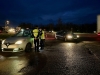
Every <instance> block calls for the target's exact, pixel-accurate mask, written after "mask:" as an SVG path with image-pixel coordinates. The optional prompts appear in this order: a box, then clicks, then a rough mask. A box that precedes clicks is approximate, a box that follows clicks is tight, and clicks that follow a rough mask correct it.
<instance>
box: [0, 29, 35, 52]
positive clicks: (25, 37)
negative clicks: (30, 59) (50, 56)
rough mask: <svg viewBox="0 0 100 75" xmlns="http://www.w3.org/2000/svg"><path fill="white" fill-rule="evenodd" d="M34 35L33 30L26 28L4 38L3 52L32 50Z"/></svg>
mask: <svg viewBox="0 0 100 75" xmlns="http://www.w3.org/2000/svg"><path fill="white" fill-rule="evenodd" d="M32 35H33V34H32V30H30V29H24V30H20V31H19V32H18V33H16V34H15V35H14V36H11V37H9V38H7V39H4V40H2V45H1V50H2V52H20V51H25V52H29V51H31V50H32V47H34V44H33V38H32Z"/></svg>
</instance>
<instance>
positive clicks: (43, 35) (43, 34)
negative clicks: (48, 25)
mask: <svg viewBox="0 0 100 75" xmlns="http://www.w3.org/2000/svg"><path fill="white" fill-rule="evenodd" d="M41 39H45V31H44V30H42V35H41Z"/></svg>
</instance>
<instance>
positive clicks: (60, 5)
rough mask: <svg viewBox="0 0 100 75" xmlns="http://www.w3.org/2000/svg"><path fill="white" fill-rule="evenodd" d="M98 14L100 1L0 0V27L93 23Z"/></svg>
mask: <svg viewBox="0 0 100 75" xmlns="http://www.w3.org/2000/svg"><path fill="white" fill-rule="evenodd" d="M99 14H100V0H0V25H4V23H5V21H6V20H9V21H10V23H12V24H13V25H17V24H20V23H22V22H25V23H32V24H48V23H57V21H58V19H59V18H61V19H62V22H63V23H67V22H72V23H77V24H80V23H81V24H82V23H93V22H96V20H97V15H99Z"/></svg>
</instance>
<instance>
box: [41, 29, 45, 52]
mask: <svg viewBox="0 0 100 75" xmlns="http://www.w3.org/2000/svg"><path fill="white" fill-rule="evenodd" d="M40 33H41V35H40V47H41V50H43V49H44V46H45V36H46V32H45V29H41V30H40Z"/></svg>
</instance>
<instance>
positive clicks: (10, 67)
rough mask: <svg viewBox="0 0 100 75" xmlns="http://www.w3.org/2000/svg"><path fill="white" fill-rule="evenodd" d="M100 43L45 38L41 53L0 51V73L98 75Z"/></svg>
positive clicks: (7, 74) (99, 74)
mask: <svg viewBox="0 0 100 75" xmlns="http://www.w3.org/2000/svg"><path fill="white" fill-rule="evenodd" d="M99 50H100V42H99V41H97V40H84V41H79V42H63V41H62V40H55V39H50V40H49V39H48V40H46V44H45V49H44V50H40V52H34V49H33V51H32V52H29V53H25V52H20V53H2V52H0V75H100V51H99Z"/></svg>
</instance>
